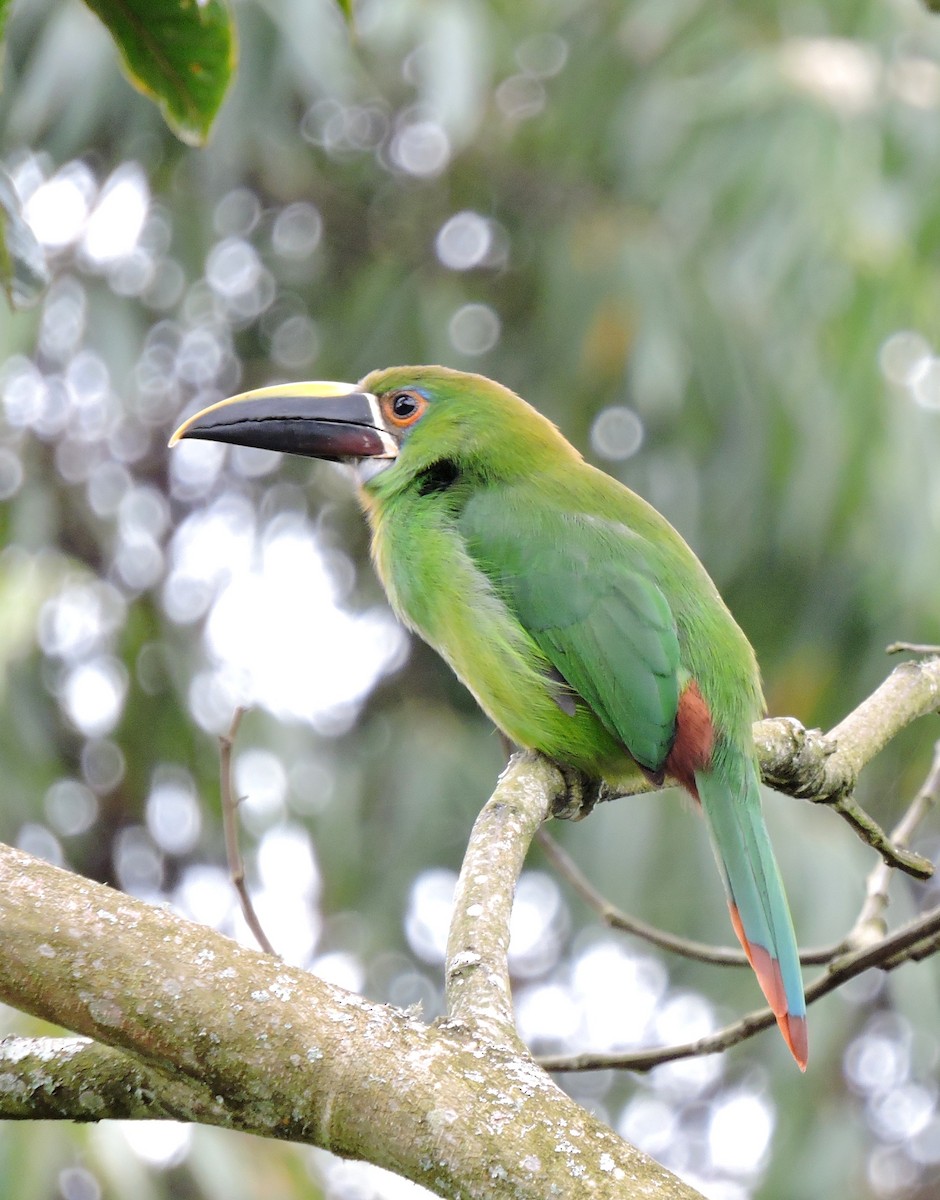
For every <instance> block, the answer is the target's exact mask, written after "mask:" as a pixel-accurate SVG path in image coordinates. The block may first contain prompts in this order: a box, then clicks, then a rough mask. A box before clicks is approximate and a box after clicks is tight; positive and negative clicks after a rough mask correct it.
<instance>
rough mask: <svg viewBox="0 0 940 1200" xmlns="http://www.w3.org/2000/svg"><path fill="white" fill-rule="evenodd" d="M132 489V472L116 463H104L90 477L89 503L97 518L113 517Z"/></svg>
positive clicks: (88, 488) (88, 486)
mask: <svg viewBox="0 0 940 1200" xmlns="http://www.w3.org/2000/svg"><path fill="white" fill-rule="evenodd" d="M130 487H131V476H130V472H129V471H128V470H127V468H126V467H124V466H122V465H121V464H120V463H116V462H111V461H107V462H103V463H99V464H98V466H96V467H95V469H94V470H93V471H92V473H91V475H90V476H89V477H88V484H87V491H88V503H89V505H90V506H91V509H92V512H93V513H94V514H95V516H97V517H113V516H114V515H115V513H116V512H117V511H118V508H119V506H120V504H121V500H122V499H123V498H124V496H125V495H126V494H127V492H128V491H129V490H130Z"/></svg>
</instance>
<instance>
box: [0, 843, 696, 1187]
mask: <svg viewBox="0 0 940 1200" xmlns="http://www.w3.org/2000/svg"><path fill="white" fill-rule="evenodd" d="M0 924H2V928H3V938H2V939H0V1000H3V1001H5V1002H7V1003H9V1004H12V1005H14V1006H16V1007H19V1008H21V1009H23V1010H24V1011H26V1012H29V1013H32V1014H34V1015H36V1016H40V1017H44V1018H45V1019H47V1020H50V1021H53V1022H55V1023H56V1024H58V1025H61V1026H64V1027H65V1028H67V1029H71V1030H73V1031H75V1032H76V1033H79V1034H82V1035H84V1036H85V1037H87V1038H92V1039H94V1042H93V1043H92V1044H89V1043H87V1042H83V1041H81V1039H78V1040H76V1039H69V1040H68V1041H67V1042H64V1043H63V1042H62V1041H60V1040H58V1039H54V1040H53V1041H51V1042H50V1043H41V1044H37V1043H33V1044H31V1045H30V1044H27V1043H24V1042H23V1041H17V1042H14V1043H12V1044H8V1045H7V1047H6V1049H5V1052H4V1053H3V1055H2V1057H0V1075H2V1079H3V1086H2V1087H0V1117H4V1116H7V1117H19V1118H22V1117H23V1116H24V1115H25V1109H26V1107H27V1106H31V1107H32V1111H33V1114H34V1115H36V1116H45V1117H49V1116H63V1117H64V1116H67V1117H70V1118H72V1119H79V1120H81V1119H92V1120H100V1119H102V1118H104V1117H107V1116H111V1115H114V1116H138V1115H147V1116H148V1117H152V1116H154V1115H168V1114H173V1115H177V1116H181V1117H185V1119H189V1117H186V1116H185V1114H187V1112H188V1113H190V1114H191V1115H192V1116H193V1117H194V1118H195V1119H198V1120H201V1121H204V1122H207V1123H211V1124H216V1125H221V1126H223V1127H228V1128H233V1129H241V1130H246V1131H249V1132H252V1133H256V1134H260V1135H262V1136H268V1137H276V1138H282V1139H289V1140H293V1141H300V1142H308V1143H311V1144H314V1145H317V1146H322V1147H324V1148H326V1149H329V1150H334V1151H336V1152H337V1153H339V1154H342V1155H346V1156H349V1157H354V1158H359V1159H364V1160H366V1161H369V1162H372V1163H375V1164H377V1165H379V1166H383V1167H386V1168H388V1169H389V1170H392V1171H395V1172H396V1173H398V1174H399V1175H403V1176H405V1177H406V1178H409V1179H412V1180H414V1181H415V1182H417V1183H420V1184H422V1185H423V1186H425V1187H427V1188H429V1189H430V1190H431V1191H433V1192H436V1193H437V1194H438V1195H440V1196H444V1197H457V1196H460V1197H462V1198H465V1200H472V1198H478V1200H499V1198H501V1197H507V1198H508V1197H512V1198H513V1200H542V1198H543V1197H544V1196H546V1195H552V1194H557V1195H563V1196H566V1195H567V1196H571V1195H582V1194H589V1195H591V1196H594V1197H597V1198H598V1200H636V1198H644V1200H653V1198H655V1200H695V1198H696V1197H697V1196H698V1194H697V1193H696V1192H694V1191H693V1190H692V1189H691V1188H689V1187H687V1186H686V1185H684V1184H683V1183H681V1182H680V1181H679V1180H678V1179H676V1177H675V1176H673V1175H671V1174H669V1173H668V1172H667V1171H665V1170H664V1169H663V1168H662V1167H660V1166H658V1164H656V1163H655V1162H653V1161H652V1160H651V1159H649V1158H647V1157H646V1156H645V1155H643V1154H641V1153H640V1152H639V1151H637V1150H636V1149H634V1148H633V1147H631V1146H629V1145H628V1144H627V1143H625V1142H624V1141H622V1140H621V1139H620V1138H619V1137H617V1136H616V1134H614V1133H613V1132H612V1131H611V1130H610V1129H608V1128H606V1127H605V1126H604V1125H602V1124H601V1123H600V1122H599V1121H597V1120H595V1119H594V1118H593V1117H592V1116H591V1115H590V1114H589V1113H587V1112H585V1111H584V1110H583V1109H582V1108H580V1107H579V1106H578V1105H577V1104H576V1103H575V1102H574V1101H572V1100H571V1099H570V1097H568V1096H566V1095H565V1094H564V1093H563V1092H562V1091H561V1090H560V1089H559V1088H558V1087H557V1086H556V1085H555V1083H554V1082H553V1081H552V1080H551V1078H550V1077H549V1076H548V1075H547V1074H546V1073H545V1072H544V1071H542V1070H541V1069H540V1068H539V1067H538V1066H536V1064H535V1063H534V1062H533V1061H532V1059H531V1058H529V1057H528V1056H527V1055H526V1054H524V1053H522V1052H520V1051H518V1050H516V1049H515V1048H513V1047H509V1046H507V1045H506V1044H505V1043H501V1044H493V1043H492V1042H490V1041H489V1039H488V1038H487V1037H486V1036H485V1035H484V1034H482V1033H481V1032H480V1031H479V1030H476V1029H474V1028H473V1027H472V1025H468V1023H467V1022H465V1021H461V1022H444V1023H441V1024H439V1025H434V1026H428V1025H425V1024H423V1023H422V1022H420V1021H418V1020H415V1019H414V1018H412V1017H410V1016H408V1015H407V1014H405V1013H403V1012H401V1011H399V1010H397V1009H394V1008H390V1007H388V1006H386V1005H381V1004H372V1003H369V1002H367V1001H366V1000H364V999H363V998H362V997H360V996H356V995H354V994H352V993H350V992H347V991H344V990H343V989H341V988H338V987H335V986H333V985H331V984H328V983H326V982H324V981H323V980H320V979H317V978H316V977H315V976H313V975H311V974H309V973H308V972H305V971H301V970H299V969H296V968H294V967H290V966H288V965H286V964H284V963H282V962H278V961H277V960H275V959H272V958H271V957H270V956H268V955H264V954H260V953H258V952H257V951H255V950H250V949H247V948H245V947H242V946H239V945H237V944H235V943H234V942H232V941H231V940H229V939H228V938H225V937H223V936H222V935H221V934H218V933H216V932H214V931H213V930H211V929H207V928H205V927H203V926H199V925H195V924H193V923H191V922H189V921H186V920H183V919H182V918H180V917H178V916H176V915H175V914H173V913H171V912H169V911H167V910H166V909H163V908H157V907H154V906H152V905H148V904H145V903H143V902H141V901H138V900H135V899H133V898H131V897H128V896H124V895H122V894H120V893H118V892H114V891H112V890H111V889H109V888H105V887H102V886H100V885H98V884H95V883H91V882H89V881H88V880H86V879H81V878H80V877H78V876H75V875H73V874H70V873H69V872H66V871H62V870H59V869H58V868H55V867H52V866H50V865H49V864H48V863H44V862H41V861H40V860H38V859H35V858H32V857H31V856H29V855H26V854H23V853H21V852H20V851H17V850H12V849H10V848H8V847H0ZM39 1045H41V1046H42V1047H44V1049H40V1048H38V1047H39ZM106 1047H110V1050H108V1049H106ZM70 1063H71V1064H72V1066H71V1067H70V1066H69V1064H70ZM85 1067H87V1068H88V1069H87V1074H85V1073H84V1071H83V1068H85ZM60 1068H61V1078H62V1080H63V1082H64V1083H65V1084H66V1085H67V1087H68V1089H69V1091H68V1095H65V1094H63V1098H62V1101H61V1103H60V1106H59V1107H57V1106H56V1104H55V1102H54V1100H53V1099H51V1098H52V1097H54V1095H55V1093H56V1091H57V1090H58V1083H59V1069H60ZM83 1074H84V1086H83V1088H81V1089H80V1091H81V1095H79V1093H78V1092H77V1091H76V1087H77V1086H78V1082H79V1079H80V1078H81V1077H82V1075H83ZM144 1093H146V1095H145V1094H144ZM68 1096H71V1099H70V1100H69V1099H68ZM699 1200H700V1198H699Z"/></svg>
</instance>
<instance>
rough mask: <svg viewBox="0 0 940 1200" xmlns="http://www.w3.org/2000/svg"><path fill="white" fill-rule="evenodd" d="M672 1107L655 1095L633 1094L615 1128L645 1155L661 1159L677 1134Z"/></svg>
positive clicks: (677, 1127)
mask: <svg viewBox="0 0 940 1200" xmlns="http://www.w3.org/2000/svg"><path fill="white" fill-rule="evenodd" d="M678 1129H679V1122H678V1120H677V1117H676V1111H675V1109H674V1108H673V1107H672V1106H671V1105H669V1104H666V1102H665V1101H663V1100H660V1099H658V1098H657V1097H655V1096H644V1095H642V1094H640V1095H637V1096H634V1098H633V1099H632V1100H631V1101H630V1103H629V1104H628V1105H627V1106H626V1108H625V1109H624V1110H623V1114H622V1115H621V1117H620V1122H619V1124H618V1125H617V1131H618V1132H619V1134H620V1136H621V1137H623V1138H626V1140H627V1141H628V1142H632V1143H633V1145H634V1146H638V1147H639V1148H640V1149H641V1150H644V1151H645V1152H646V1153H647V1154H652V1155H653V1156H654V1157H656V1158H663V1156H664V1155H666V1153H667V1151H668V1150H669V1149H670V1148H671V1146H672V1143H673V1141H674V1139H675V1138H676V1136H677V1134H678Z"/></svg>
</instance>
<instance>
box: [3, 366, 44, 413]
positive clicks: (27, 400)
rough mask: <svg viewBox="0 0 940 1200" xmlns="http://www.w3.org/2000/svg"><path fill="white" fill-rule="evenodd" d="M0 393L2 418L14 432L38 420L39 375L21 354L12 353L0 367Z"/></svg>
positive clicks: (41, 380)
mask: <svg viewBox="0 0 940 1200" xmlns="http://www.w3.org/2000/svg"><path fill="white" fill-rule="evenodd" d="M0 392H2V396H3V408H4V413H5V415H6V419H7V421H8V422H9V424H10V425H12V426H13V428H14V429H22V428H25V427H26V426H29V425H32V424H33V423H34V422H35V421H36V420H37V419H38V417H39V414H40V413H41V411H42V408H43V402H44V400H45V395H46V381H45V379H44V378H43V375H42V372H41V371H40V370H39V368H38V367H37V366H36V364H35V363H33V362H31V361H30V360H29V359H28V358H26V357H25V356H24V355H22V354H14V355H13V356H12V357H11V358H9V359H8V360H7V362H6V363H4V365H3V367H2V368H0Z"/></svg>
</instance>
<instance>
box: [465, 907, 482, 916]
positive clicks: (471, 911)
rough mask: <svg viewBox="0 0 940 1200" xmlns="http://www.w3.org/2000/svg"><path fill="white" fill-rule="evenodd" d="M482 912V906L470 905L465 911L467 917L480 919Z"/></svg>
mask: <svg viewBox="0 0 940 1200" xmlns="http://www.w3.org/2000/svg"><path fill="white" fill-rule="evenodd" d="M484 911H485V909H484V908H483V905H482V904H470V905H468V907H467V910H466V912H467V916H468V917H482V916H483V913H484Z"/></svg>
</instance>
